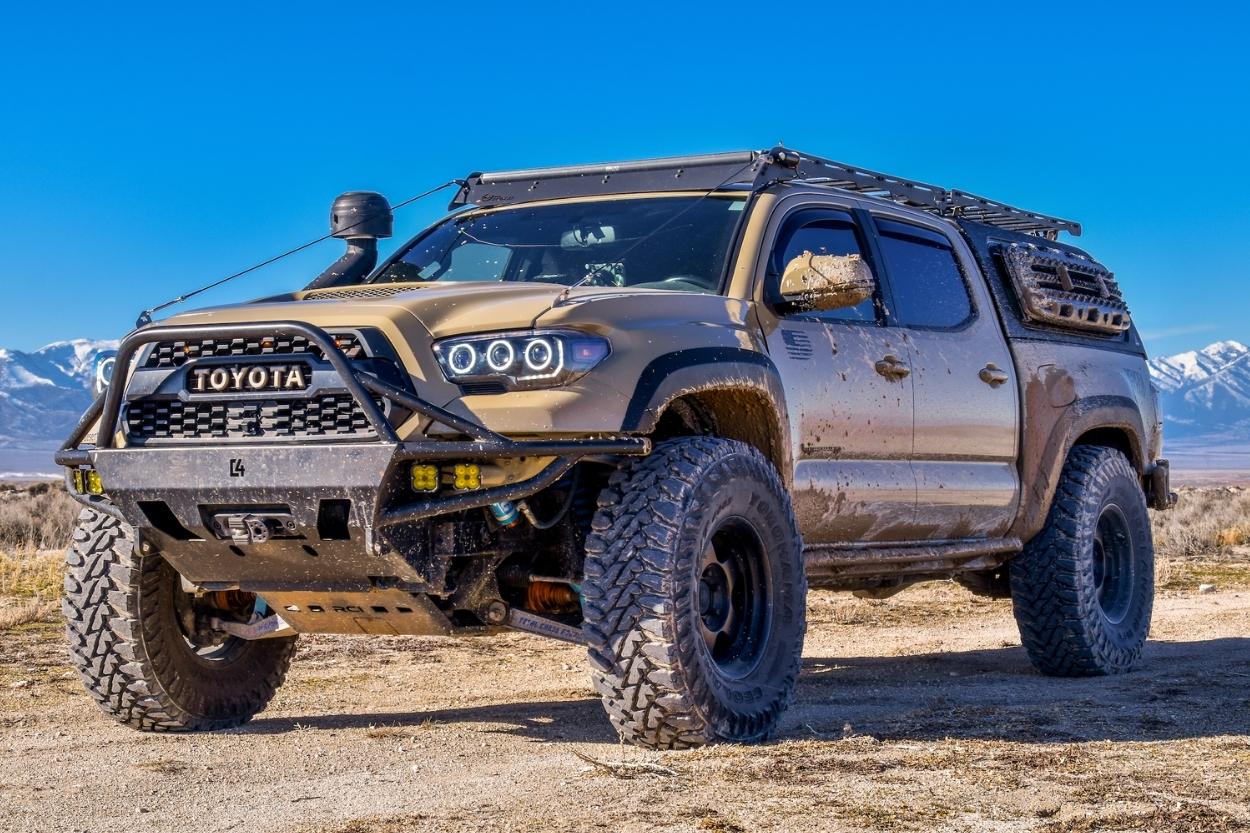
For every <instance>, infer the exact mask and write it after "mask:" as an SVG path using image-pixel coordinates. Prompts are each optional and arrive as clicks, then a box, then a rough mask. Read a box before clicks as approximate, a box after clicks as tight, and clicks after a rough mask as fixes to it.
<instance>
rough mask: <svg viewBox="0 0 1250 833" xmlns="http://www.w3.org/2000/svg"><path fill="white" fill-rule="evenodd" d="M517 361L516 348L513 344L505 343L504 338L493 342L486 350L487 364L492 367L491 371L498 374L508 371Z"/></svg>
mask: <svg viewBox="0 0 1250 833" xmlns="http://www.w3.org/2000/svg"><path fill="white" fill-rule="evenodd" d="M515 360H516V348H514V347H513V346H512V343H511V342H508V341H504V340H503V339H502V338H501V339H498V340H496V341H492V342H491V343H490V346H489V347H487V348H486V363H487V364H488V365H490V369H491V370H494V371H498V372H502V371H504V370H507V369H508V368H509V367H511V366H512V362H513V361H515Z"/></svg>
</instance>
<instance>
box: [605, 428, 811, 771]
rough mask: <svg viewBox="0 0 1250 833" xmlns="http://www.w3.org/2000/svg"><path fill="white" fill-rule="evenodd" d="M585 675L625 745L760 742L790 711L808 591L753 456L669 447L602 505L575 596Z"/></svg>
mask: <svg viewBox="0 0 1250 833" xmlns="http://www.w3.org/2000/svg"><path fill="white" fill-rule="evenodd" d="M582 593H583V613H584V617H585V620H584V631H585V633H586V636H587V639H588V641H589V648H590V663H591V669H592V671H591V673H592V677H593V681H594V685H595V688H596V690H597V691H598V692H599V693H600V695H601V696H602V698H603V704H604V708H605V709H606V710H607V713H608V717H609V719H610V720H611V721H612V724H613V725H614V726H615V727H616V729H617V730H618V731H619V732H620V734H621V737H622V738H623V739H625V740H628V741H631V742H633V743H636V744H638V745H640V746H645V747H649V748H653V749H676V748H683V747H690V746H699V745H702V744H705V743H710V742H715V741H733V742H741V743H751V742H757V741H761V740H764V739H765V738H767V737H768V736H769V734H770V733H771V732H772V731H773V729H774V728H775V727H776V725H777V722H778V720H779V718H780V717H781V714H782V712H783V711H784V710H785V708H786V706H787V705H789V703H790V700H791V698H792V696H793V693H794V687H795V681H796V679H797V677H798V672H799V660H800V654H801V652H802V648H803V636H804V632H805V629H806V612H805V607H804V605H805V600H806V595H807V580H806V577H805V576H804V573H803V559H802V543H801V540H800V538H799V533H798V529H797V527H796V525H795V521H794V513H793V510H792V509H791V507H790V499H789V496H788V495H787V493H786V491H785V487H784V486H783V485H782V483H781V481H780V479H779V478H778V476H777V472H776V470H775V469H774V468H773V466H772V465H771V464H770V463H769V462H768V461H767V460H766V459H765V458H764V457H763V455H761V454H760V453H759V452H758V451H756V450H755V449H754V448H752V447H751V446H748V445H746V444H744V443H740V442H734V441H731V440H723V439H715V438H710V437H688V438H681V439H676V440H670V441H668V442H665V443H661V444H660V445H658V446H656V448H655V450H654V452H652V454H651V455H649V456H648V457H646V458H643V459H641V460H638V461H634V462H633V463H630V464H627V465H626V466H625V467H623V468H622V469H621V470H620V471H618V472H616V473H615V474H614V475H613V477H612V479H611V480H610V481H609V483H608V486H607V488H606V489H604V491H603V493H602V494H601V495H600V497H599V511H598V513H597V514H596V515H595V518H594V523H593V527H592V532H591V534H590V535H589V536H588V538H587V541H586V575H585V580H584V582H583V585H582Z"/></svg>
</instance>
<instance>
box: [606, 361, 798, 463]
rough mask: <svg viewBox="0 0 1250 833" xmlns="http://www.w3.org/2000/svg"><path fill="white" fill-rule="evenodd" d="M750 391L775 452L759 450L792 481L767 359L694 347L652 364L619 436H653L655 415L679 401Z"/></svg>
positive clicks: (778, 387)
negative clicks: (767, 422)
mask: <svg viewBox="0 0 1250 833" xmlns="http://www.w3.org/2000/svg"><path fill="white" fill-rule="evenodd" d="M744 389H745V390H750V391H753V392H756V393H759V394H761V395H762V398H764V399H766V400H767V401H768V403H769V409H770V411H771V414H770V417H771V420H772V422H773V425H772V426H769V429H770V430H769V434H770V435H773V440H772V444H773V445H775V448H773V449H771V453H770V452H769V450H768V449H764V451H765V453H766V454H769V456H771V457H772V459H773V462H774V464H776V465H777V467H778V469H779V471H780V472H781V475H782V479H783V481H785V482H786V483H789V481H790V479H791V473H792V472H791V466H790V460H791V444H790V422H789V418H788V414H789V411H788V410H787V408H786V395H785V388H784V387H783V386H782V384H781V374H780V373H779V372H778V371H777V366H776V365H775V364H773V361H772V359H770V358H769V357H768V356H767V355H766V354H764V353H761V352H759V351H757V350H748V349H746V348H742V347H699V348H695V349H692V350H677V351H674V352H671V353H664V354H662V355H659V356H657V357H656V358H654V359H653V360H652V361H651V362H650V363H649V364H648V365H647V366H646V367H645V368H644V369H643V371H642V373H641V374H640V375H639V377H638V383H637V385H636V386H635V388H634V394H633V396H632V397H631V398H630V400H629V404H628V406H627V407H626V409H625V417H624V420H623V421H622V425H621V431H622V432H623V433H640V434H646V433H650V432H651V431H653V430H655V427H656V425H657V424H658V422H659V417H660V414H661V413H663V411H664V409H665V407H667V406H668V404H669V403H670V402H672V401H673V400H675V399H677V398H678V397H680V396H685V395H689V394H694V393H699V392H708V391H734V390H744Z"/></svg>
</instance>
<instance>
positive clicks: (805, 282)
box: [781, 252, 877, 311]
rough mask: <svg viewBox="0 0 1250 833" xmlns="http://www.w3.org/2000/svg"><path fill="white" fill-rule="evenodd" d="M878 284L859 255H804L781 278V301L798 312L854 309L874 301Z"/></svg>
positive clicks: (807, 253)
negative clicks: (873, 296)
mask: <svg viewBox="0 0 1250 833" xmlns="http://www.w3.org/2000/svg"><path fill="white" fill-rule="evenodd" d="M876 288H877V281H876V279H875V278H873V276H872V270H871V269H869V268H868V264H867V263H865V262H864V259H863V258H862V257H860V256H859V255H814V254H812V253H811V252H803V254H801V255H798V256H797V257H795V258H794V259H793V260H791V261H790V262H789V263H787V264H786V269H785V271H784V272H782V274H781V297H782V299H784V300H785V302H786V303H787V305H789V306H791V307H793V308H794V309H798V310H811V311H820V310H831V309H843V308H846V307H853V306H856V305H857V304H861V303H863V302H864V301H866V300H868V299H869V298H871V297H872V293H873V292H874V291H875V290H876Z"/></svg>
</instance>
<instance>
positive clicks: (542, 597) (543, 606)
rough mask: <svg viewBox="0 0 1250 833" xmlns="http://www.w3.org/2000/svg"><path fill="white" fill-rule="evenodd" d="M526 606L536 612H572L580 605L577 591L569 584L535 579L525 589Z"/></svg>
mask: <svg viewBox="0 0 1250 833" xmlns="http://www.w3.org/2000/svg"><path fill="white" fill-rule="evenodd" d="M525 606H526V607H527V608H529V609H530V610H532V611H534V612H535V613H572V612H574V611H576V610H577V609H578V606H579V605H578V599H577V593H576V592H575V591H574V590H573V588H572V587H569V586H568V585H567V584H557V583H556V582H554V581H533V582H530V585H529V588H528V589H527V590H526V591H525Z"/></svg>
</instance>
